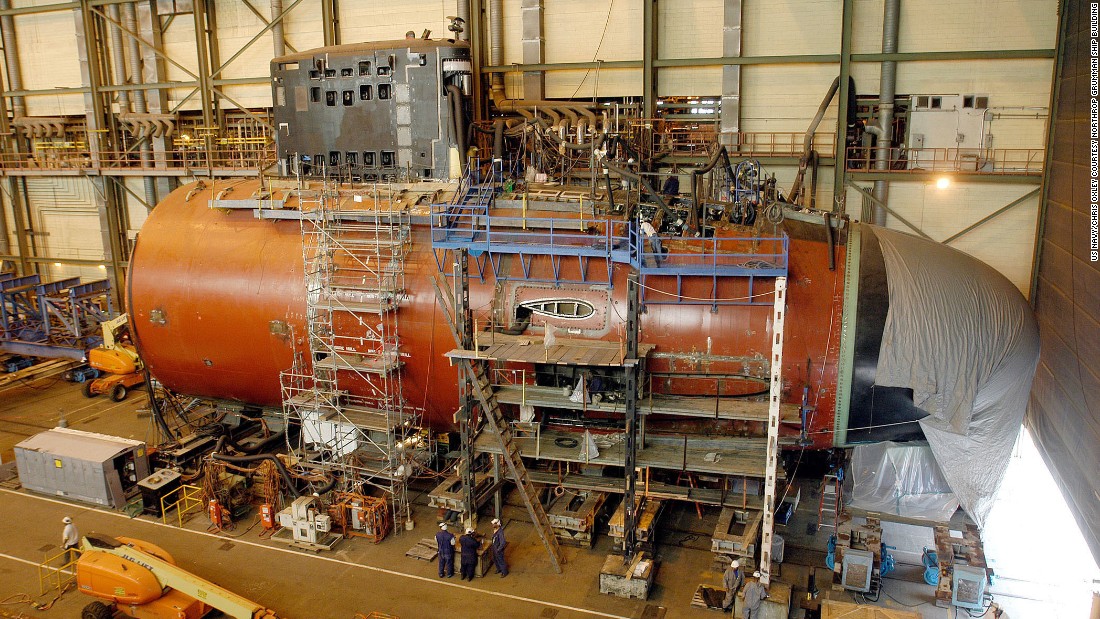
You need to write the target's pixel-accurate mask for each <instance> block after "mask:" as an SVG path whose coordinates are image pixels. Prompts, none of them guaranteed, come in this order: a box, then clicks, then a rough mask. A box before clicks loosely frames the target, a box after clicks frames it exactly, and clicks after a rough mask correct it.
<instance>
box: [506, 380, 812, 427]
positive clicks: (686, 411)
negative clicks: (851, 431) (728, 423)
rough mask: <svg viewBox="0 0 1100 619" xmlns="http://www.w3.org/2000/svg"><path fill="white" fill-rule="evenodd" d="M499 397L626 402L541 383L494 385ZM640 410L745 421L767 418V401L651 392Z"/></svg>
mask: <svg viewBox="0 0 1100 619" xmlns="http://www.w3.org/2000/svg"><path fill="white" fill-rule="evenodd" d="M495 387H496V393H497V401H499V402H500V403H501V404H516V405H523V404H527V405H529V406H542V407H547V408H560V409H568V410H586V411H587V410H591V411H598V412H602V413H622V412H625V409H626V404H625V403H624V402H602V401H601V402H596V403H588V404H585V403H583V402H572V401H570V400H569V396H567V395H564V394H563V393H562V390H561V389H560V388H556V387H539V386H536V385H507V384H502V385H495ZM638 412H639V413H641V414H643V415H650V414H653V415H677V416H683V417H703V418H707V419H733V420H742V421H760V422H764V421H767V420H768V403H767V402H750V401H747V400H736V399H733V398H714V397H694V396H677V395H663V394H652V395H649V396H646V397H644V398H640V399H639V400H638ZM781 414H782V415H783V417H784V419H785V420H786V419H790V420H793V421H797V420H798V406H797V405H795V404H784V405H782V408H781Z"/></svg>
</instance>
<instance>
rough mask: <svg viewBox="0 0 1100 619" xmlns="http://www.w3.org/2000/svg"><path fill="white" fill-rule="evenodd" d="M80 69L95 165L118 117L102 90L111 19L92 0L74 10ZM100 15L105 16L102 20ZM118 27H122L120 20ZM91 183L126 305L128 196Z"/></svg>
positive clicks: (111, 270)
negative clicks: (94, 5) (106, 38)
mask: <svg viewBox="0 0 1100 619" xmlns="http://www.w3.org/2000/svg"><path fill="white" fill-rule="evenodd" d="M74 16H75V20H76V35H77V43H78V47H77V49H78V52H79V54H80V69H81V74H82V75H81V76H82V78H83V80H84V84H85V85H86V86H87V88H88V93H87V94H85V95H84V109H85V118H86V123H87V128H88V146H89V149H90V150H91V158H92V162H93V165H97V166H98V165H100V159H101V157H100V152H104V151H111V150H113V149H114V148H115V144H116V143H115V127H114V123H113V120H114V117H113V116H111V115H109V114H108V110H109V109H110V108H109V106H108V103H107V101H106V95H104V93H103V92H102V91H101V90H100V86H101V85H102V84H103V76H104V74H105V73H106V72H107V58H106V56H105V54H106V53H107V50H106V49H105V48H104V46H103V41H104V37H105V36H106V34H107V33H106V32H104V29H105V28H106V27H107V24H106V22H107V21H109V20H107V19H106V18H105V16H103V15H101V14H100V13H98V12H97V11H94V10H93V9H92V6H91V3H90V2H89V0H83V1H82V2H81V7H80V9H79V10H77V11H74ZM98 17H103V18H104V19H103V20H102V21H100V20H98V19H97V18H98ZM115 25H116V26H119V27H120V25H119V24H117V22H116V23H115ZM88 182H89V183H91V186H92V188H93V189H94V190H95V191H96V193H97V194H98V200H97V204H96V210H97V211H98V213H99V224H100V230H101V231H102V234H103V256H104V262H105V263H106V264H107V265H108V269H107V277H108V279H110V280H111V295H112V297H113V300H114V302H115V303H116V304H117V305H118V306H119V307H122V306H123V294H122V293H123V289H124V286H123V282H124V281H125V278H126V272H125V267H124V266H123V262H124V261H125V260H126V255H125V252H126V242H125V238H126V230H125V222H126V220H127V217H126V210H125V198H124V197H123V196H122V195H121V194H120V193H119V192H118V191H117V188H115V187H114V186H113V185H112V184H111V183H107V182H106V180H105V179H104V178H103V177H89V178H88Z"/></svg>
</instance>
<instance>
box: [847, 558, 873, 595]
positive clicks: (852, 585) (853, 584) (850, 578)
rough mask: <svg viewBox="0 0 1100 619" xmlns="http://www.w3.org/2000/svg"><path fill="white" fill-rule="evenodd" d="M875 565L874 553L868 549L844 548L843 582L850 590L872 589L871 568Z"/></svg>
mask: <svg viewBox="0 0 1100 619" xmlns="http://www.w3.org/2000/svg"><path fill="white" fill-rule="evenodd" d="M874 565H875V555H874V553H872V552H870V551H867V550H851V549H845V550H844V572H843V573H842V574H841V584H843V585H844V588H845V589H848V590H850V591H862V592H864V593H866V592H868V591H870V590H871V570H872V568H874Z"/></svg>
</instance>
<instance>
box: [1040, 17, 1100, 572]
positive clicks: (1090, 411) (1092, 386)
mask: <svg viewBox="0 0 1100 619" xmlns="http://www.w3.org/2000/svg"><path fill="white" fill-rule="evenodd" d="M1089 5H1090V3H1088V2H1083V1H1078V0H1069V1H1067V2H1066V3H1065V5H1064V8H1063V10H1064V11H1065V12H1066V14H1065V15H1064V16H1063V18H1062V34H1061V36H1062V40H1061V42H1060V44H1059V56H1060V58H1061V68H1060V73H1059V74H1058V75H1057V76H1056V79H1057V84H1058V97H1057V101H1056V102H1055V106H1054V114H1053V123H1054V127H1053V133H1054V140H1053V141H1052V145H1051V152H1050V160H1051V161H1052V165H1050V166H1049V167H1048V169H1047V178H1046V194H1045V196H1044V200H1045V205H1044V206H1045V213H1044V227H1043V235H1042V239H1041V241H1040V242H1041V246H1040V251H1039V268H1038V277H1037V279H1036V282H1035V286H1036V295H1035V296H1036V298H1035V299H1034V306H1035V311H1036V314H1037V315H1038V318H1039V328H1040V337H1041V341H1042V356H1041V358H1040V360H1039V369H1038V371H1037V372H1036V375H1035V384H1034V387H1033V388H1032V393H1031V402H1030V410H1029V411H1028V417H1027V423H1028V427H1029V428H1030V429H1031V432H1032V435H1033V436H1034V437H1035V441H1036V443H1037V444H1038V446H1039V450H1040V452H1042V454H1043V457H1044V458H1045V459H1046V460H1047V462H1048V463H1050V464H1051V465H1052V472H1053V473H1054V476H1055V479H1056V480H1057V481H1058V483H1059V484H1060V485H1061V487H1062V493H1063V495H1064V496H1065V497H1066V500H1067V502H1068V503H1069V505H1070V509H1071V510H1072V511H1073V512H1074V515H1075V517H1076V518H1077V522H1078V523H1079V524H1080V525H1081V528H1082V531H1083V533H1084V534H1085V539H1086V540H1087V541H1088V543H1089V545H1090V547H1091V549H1092V554H1093V556H1094V557H1097V558H1098V559H1100V476H1098V475H1097V471H1100V448H1098V447H1097V446H1098V445H1100V398H1097V397H1096V394H1097V393H1098V391H1100V262H1097V261H1095V260H1092V259H1091V258H1090V256H1089V249H1090V247H1089V182H1090V175H1089V155H1088V153H1089V108H1090V104H1091V100H1092V98H1091V97H1090V93H1089V55H1090V54H1089V43H1090V38H1089Z"/></svg>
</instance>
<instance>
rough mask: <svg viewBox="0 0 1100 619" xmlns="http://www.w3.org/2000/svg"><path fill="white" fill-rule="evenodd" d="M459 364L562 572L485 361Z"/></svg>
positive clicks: (442, 298)
mask: <svg viewBox="0 0 1100 619" xmlns="http://www.w3.org/2000/svg"><path fill="white" fill-rule="evenodd" d="M432 283H433V284H434V285H435V293H436V297H437V299H438V301H439V305H440V307H441V308H442V309H443V316H444V318H446V321H447V324H448V326H450V328H451V335H452V336H454V338H455V344H456V345H458V346H460V347H461V345H462V336H461V333H460V331H459V328H458V325H457V323H455V320H454V318H453V313H452V311H451V308H450V307H449V305H448V302H447V299H446V295H445V294H444V293H443V290H444V287H441V285H440V282H439V276H438V275H437V276H436V277H435V278H433V279H432ZM444 286H445V284H444ZM457 363H458V367H459V371H460V372H463V373H464V374H465V378H466V379H468V380H469V381H470V384H471V385H472V387H473V392H474V395H475V396H476V397H477V400H478V403H479V404H480V405H481V410H483V411H484V412H485V418H486V419H487V420H488V426H489V428H490V429H491V430H492V432H493V436H494V437H495V438H496V439H497V441H496V442H497V446H498V447H499V448H500V451H501V453H502V454H504V461H505V462H506V463H507V464H508V470H509V471H510V472H511V474H512V479H514V480H515V482H516V487H517V488H519V490H520V495H521V496H522V498H523V504H524V505H525V506H526V507H527V512H528V513H529V514H530V515H531V522H532V523H533V524H534V525H535V532H536V533H538V535H539V538H540V539H541V540H542V544H543V546H545V547H546V552H547V554H548V555H550V563H551V564H552V565H553V567H554V571H555V572H557V573H559V574H560V573H561V566H562V563H564V562H565V559H564V557H562V554H561V548H560V546H559V545H558V538H557V537H556V536H555V535H554V530H553V529H552V528H551V526H550V519H549V518H548V517H547V516H546V510H545V509H543V507H542V503H541V502H540V501H539V497H538V493H537V491H536V490H535V486H534V484H532V483H531V478H530V476H529V475H528V474H527V467H526V466H525V465H524V464H523V459H522V458H521V457H520V449H519V445H517V444H516V442H515V437H514V435H513V434H512V429H511V427H510V426H509V425H508V421H507V420H506V419H505V418H504V415H503V414H502V413H501V411H500V404H499V402H497V396H496V392H495V391H493V386H492V383H491V382H490V381H489V377H488V376H486V374H485V368H484V364H483V363H482V362H478V363H476V364H475V363H474V362H473V361H471V360H469V359H459V360H457Z"/></svg>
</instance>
